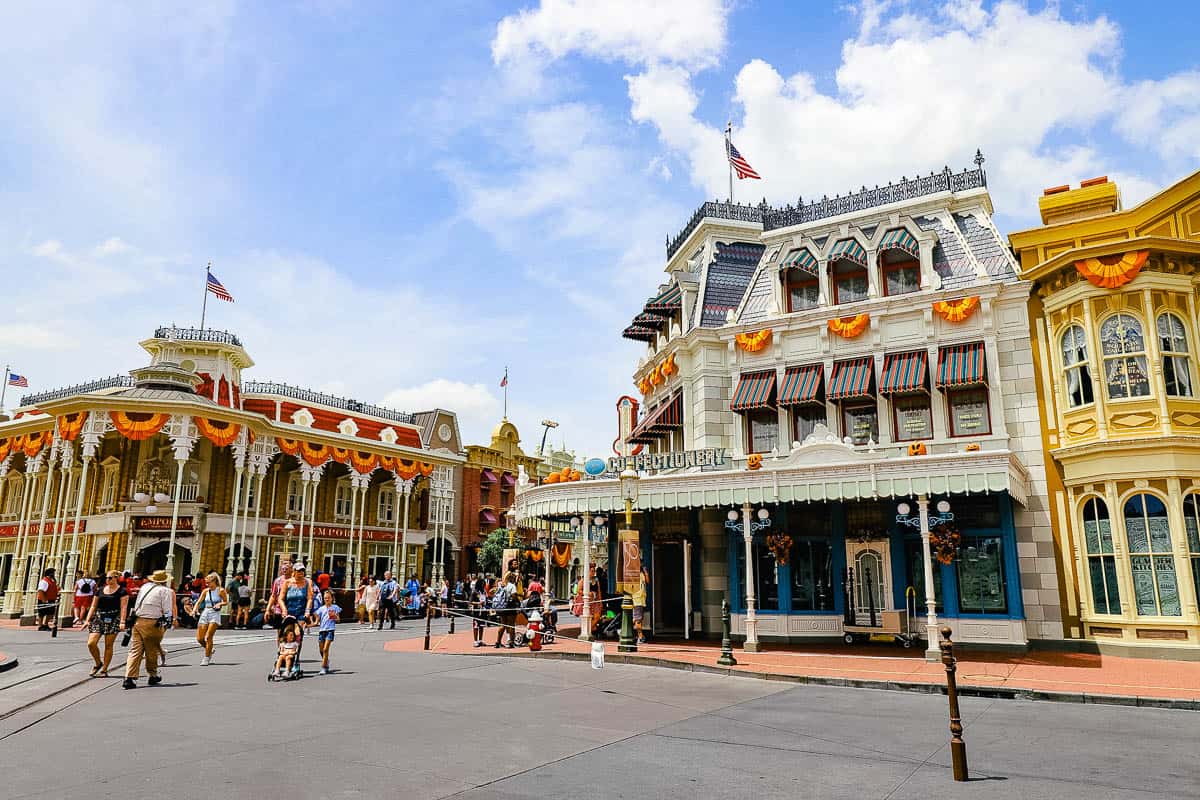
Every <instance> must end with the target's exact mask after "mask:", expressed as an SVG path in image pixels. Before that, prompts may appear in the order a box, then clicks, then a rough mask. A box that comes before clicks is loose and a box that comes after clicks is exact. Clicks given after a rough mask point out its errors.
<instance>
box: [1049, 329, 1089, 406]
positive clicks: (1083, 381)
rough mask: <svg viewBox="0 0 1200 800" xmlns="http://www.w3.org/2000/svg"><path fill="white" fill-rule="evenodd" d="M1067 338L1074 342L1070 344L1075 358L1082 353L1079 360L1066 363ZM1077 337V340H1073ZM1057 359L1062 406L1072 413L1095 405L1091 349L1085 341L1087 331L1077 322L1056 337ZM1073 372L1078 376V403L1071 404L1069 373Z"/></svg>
mask: <svg viewBox="0 0 1200 800" xmlns="http://www.w3.org/2000/svg"><path fill="white" fill-rule="evenodd" d="M1067 336H1071V337H1072V338H1073V339H1075V341H1073V342H1072V343H1071V347H1072V350H1073V351H1074V352H1075V354H1076V356H1078V355H1079V352H1080V351H1082V353H1083V355H1082V357H1081V358H1077V359H1076V360H1074V361H1071V362H1068V361H1067V359H1066V352H1067V349H1066V346H1065V341H1066V338H1067ZM1076 336H1078V337H1079V338H1075V337H1076ZM1058 357H1059V358H1060V359H1061V364H1062V375H1063V383H1062V389H1063V393H1064V397H1063V400H1064V405H1065V406H1066V407H1067V410H1068V411H1073V410H1075V409H1077V408H1084V407H1086V406H1090V405H1095V404H1096V393H1095V392H1094V391H1093V388H1092V358H1091V347H1090V346H1089V343H1088V340H1087V331H1086V330H1085V329H1084V327H1083V325H1081V324H1080V323H1078V322H1071V323H1070V324H1069V325H1067V327H1066V329H1065V330H1064V331H1063V332H1062V333H1061V334H1059V336H1058ZM1072 370H1075V371H1076V373H1077V374H1078V375H1079V402H1078V403H1076V402H1073V397H1074V395H1073V394H1072V392H1071V389H1070V386H1071V381H1070V373H1071V371H1072Z"/></svg>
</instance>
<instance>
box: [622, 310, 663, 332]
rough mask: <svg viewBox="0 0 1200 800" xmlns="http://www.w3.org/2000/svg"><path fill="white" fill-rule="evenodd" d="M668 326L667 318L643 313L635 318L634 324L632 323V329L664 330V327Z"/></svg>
mask: <svg viewBox="0 0 1200 800" xmlns="http://www.w3.org/2000/svg"><path fill="white" fill-rule="evenodd" d="M666 324H667V319H666V317H661V316H659V315H657V314H650V313H648V312H645V311H643V312H642V313H640V314H638V315H637V316H636V317H634V318H633V323H632V325H630V327H635V328H650V329H652V330H659V329H660V328H662V326H664V325H666Z"/></svg>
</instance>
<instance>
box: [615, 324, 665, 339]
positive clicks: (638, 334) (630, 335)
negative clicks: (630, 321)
mask: <svg viewBox="0 0 1200 800" xmlns="http://www.w3.org/2000/svg"><path fill="white" fill-rule="evenodd" d="M621 336H623V337H624V338H626V339H633V340H634V341H635V342H653V341H655V340H656V339H658V331H656V330H654V329H653V328H646V327H644V326H642V325H630V326H629V327H628V328H626V329H625V330H623V331H621Z"/></svg>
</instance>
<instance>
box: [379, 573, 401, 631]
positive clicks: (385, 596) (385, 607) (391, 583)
mask: <svg viewBox="0 0 1200 800" xmlns="http://www.w3.org/2000/svg"><path fill="white" fill-rule="evenodd" d="M399 602H400V584H399V583H398V582H397V581H396V580H394V579H393V578H392V573H391V571H388V572H385V573H383V583H381V584H379V630H383V621H384V619H385V618H386V619H388V620H389V621H390V622H391V623H392V626H391V628H390V630H395V629H396V606H397V604H398V603H399Z"/></svg>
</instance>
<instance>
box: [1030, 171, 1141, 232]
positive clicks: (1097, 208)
mask: <svg viewBox="0 0 1200 800" xmlns="http://www.w3.org/2000/svg"><path fill="white" fill-rule="evenodd" d="M1120 208H1121V195H1120V193H1119V192H1118V191H1117V185H1116V184H1115V183H1112V182H1110V181H1109V180H1108V176H1107V175H1105V176H1101V177H1099V178H1091V179H1090V180H1086V181H1082V182H1081V183H1080V184H1079V188H1078V189H1072V188H1071V187H1070V186H1054V187H1052V188H1049V189H1046V190H1045V191H1044V192H1042V196H1041V197H1040V198H1038V210H1039V211H1041V212H1042V223H1043V224H1046V225H1055V224H1057V223H1060V222H1075V221H1076V220H1081V219H1088V218H1090V217H1099V216H1101V215H1103V214H1111V213H1112V212H1114V211H1117V210H1119V209H1120Z"/></svg>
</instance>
